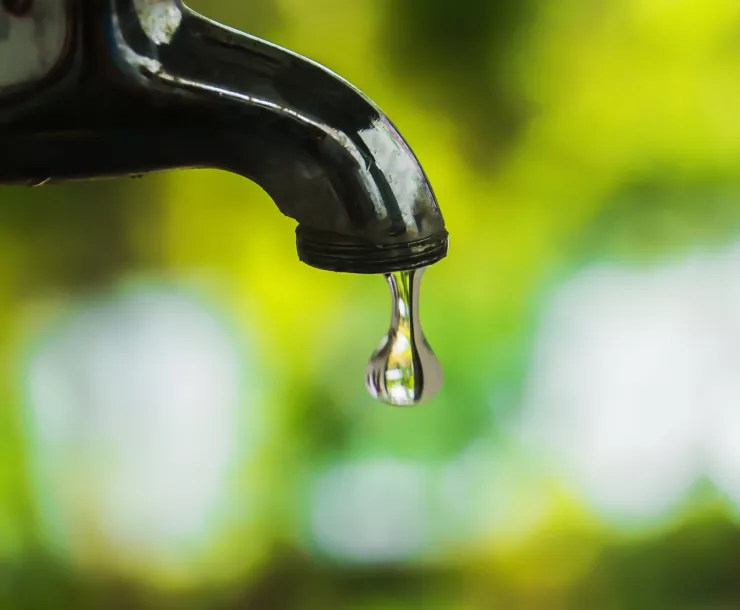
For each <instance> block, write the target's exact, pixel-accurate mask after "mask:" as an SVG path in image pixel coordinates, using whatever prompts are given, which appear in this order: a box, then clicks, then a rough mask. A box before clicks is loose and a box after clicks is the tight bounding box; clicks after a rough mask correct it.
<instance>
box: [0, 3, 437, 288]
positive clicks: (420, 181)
mask: <svg viewBox="0 0 740 610" xmlns="http://www.w3.org/2000/svg"><path fill="white" fill-rule="evenodd" d="M176 168H218V169H223V170H227V171H230V172H234V173H237V174H240V175H242V176H245V177H246V178H248V179H250V180H252V181H254V182H256V183H257V184H259V185H260V186H261V187H262V188H263V189H264V190H265V191H266V192H267V193H268V194H269V195H270V196H271V197H272V199H273V200H274V201H275V203H276V204H277V206H278V208H279V209H280V211H281V212H282V213H283V214H285V215H287V216H289V217H291V218H293V219H295V220H296V221H297V222H298V226H297V229H296V236H297V249H298V256H299V258H300V259H301V260H302V261H303V262H305V263H307V264H309V265H311V266H313V267H316V268H320V269H326V270H331V271H339V272H352V273H379V274H391V273H394V272H399V271H408V270H414V269H421V268H424V267H427V266H429V265H431V264H433V263H436V262H438V261H439V260H441V259H442V258H444V257H445V256H446V254H447V248H448V234H447V231H446V230H445V223H444V220H443V218H442V214H441V212H440V209H439V206H438V204H437V200H436V198H435V195H434V192H433V190H432V187H431V185H430V184H429V181H428V179H427V177H426V175H425V173H424V170H423V169H422V167H421V165H420V163H419V161H418V160H417V158H416V157H415V155H414V153H413V152H412V150H411V148H410V147H409V146H408V144H407V143H406V142H405V141H404V139H403V138H402V137H401V135H400V134H399V132H398V130H397V129H396V127H395V126H394V125H393V123H391V121H390V120H389V119H388V117H386V115H385V114H384V113H383V112H382V111H381V110H380V109H379V108H378V107H377V106H376V105H375V104H374V103H373V102H372V101H371V100H370V99H368V98H367V97H366V96H365V95H363V94H362V93H361V92H360V91H359V90H358V89H356V88H355V87H353V86H352V85H351V84H350V83H348V82H347V81H345V80H343V79H342V78H340V77H339V76H337V75H336V74H334V73H332V72H331V71H329V70H328V69H326V68H324V67H323V66H321V65H319V64H317V63H315V62H313V61H311V60H309V59H306V58H305V57H302V56H300V55H298V54H296V53H293V52H291V51H289V50H286V49H284V48H281V47H279V46H277V45H274V44H272V43H269V42H266V41H264V40H261V39H259V38H256V37H254V36H251V35H248V34H244V33H241V32H238V31H236V30H234V29H231V28H229V27H226V26H223V25H220V24H217V23H215V22H214V21H211V20H209V19H207V18H205V17H203V16H201V15H199V14H197V13H196V12H194V11H193V10H191V9H189V8H188V7H186V6H185V5H184V4H182V2H180V0H0V184H29V185H38V184H43V183H46V182H49V181H57V180H76V179H91V178H99V177H114V176H126V175H134V176H135V175H141V174H146V173H149V172H153V171H159V170H169V169H176ZM252 230H256V229H255V228H253V229H252Z"/></svg>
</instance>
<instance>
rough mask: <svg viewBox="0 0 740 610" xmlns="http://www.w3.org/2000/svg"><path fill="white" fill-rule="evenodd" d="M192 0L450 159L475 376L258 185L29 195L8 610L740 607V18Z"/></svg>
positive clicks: (20, 198) (669, 5) (692, 5)
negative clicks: (427, 372)
mask: <svg viewBox="0 0 740 610" xmlns="http://www.w3.org/2000/svg"><path fill="white" fill-rule="evenodd" d="M191 5H192V6H193V7H194V8H196V9H198V10H200V11H201V12H203V13H205V14H207V15H208V16H210V17H213V18H215V19H217V20H220V21H222V22H225V23H228V24H229V25H232V26H234V27H237V28H239V29H242V30H245V31H249V32H251V33H254V34H257V35H260V36H263V37H265V38H268V39H270V40H272V41H275V42H277V43H279V44H283V45H286V46H288V47H290V48H292V49H295V50H296V51H298V52H301V53H304V54H306V55H308V56H310V57H312V58H313V59H316V60H318V61H320V62H322V63H324V64H326V65H328V66H329V67H330V68H332V69H334V70H335V71H337V72H339V73H341V74H342V75H343V76H345V77H347V78H348V79H350V80H351V81H353V82H354V83H356V84H357V85H358V86H359V87H360V88H362V89H363V90H364V91H366V92H367V93H368V94H369V95H370V96H371V97H372V98H373V99H375V100H376V101H377V102H378V103H379V104H380V106H381V107H382V108H383V109H384V110H385V111H386V112H387V113H388V114H389V115H390V117H391V118H392V119H393V121H394V122H395V123H396V124H397V125H398V127H399V129H400V131H401V132H402V133H403V134H404V135H405V136H406V138H407V139H408V140H409V142H410V143H411V145H412V146H413V148H414V150H415V151H416V152H417V154H418V156H419V157H420V159H421V161H422V163H423V164H424V166H425V169H426V170H427V173H428V175H429V177H430V180H431V181H432V184H433V185H434V188H435V190H436V193H437V196H438V198H439V200H440V203H441V206H442V209H443V212H444V214H445V218H446V220H447V224H448V228H449V230H450V233H451V237H452V247H451V252H450V256H449V258H448V259H447V260H445V261H444V262H443V263H441V264H439V265H437V266H435V267H434V268H433V269H431V270H430V271H429V272H428V273H427V274H426V276H425V282H424V286H423V291H422V318H423V320H424V324H425V330H426V334H427V337H428V339H429V341H430V342H431V343H432V345H433V346H434V347H435V350H436V352H437V354H438V355H439V357H440V359H441V360H442V362H443V365H444V367H445V376H446V383H445V386H444V390H443V391H442V393H441V395H440V396H439V397H438V398H437V399H436V400H435V401H433V402H432V403H431V404H429V405H426V406H423V407H420V408H418V409H413V410H397V409H392V408H390V407H385V406H382V405H380V404H377V403H375V402H374V401H373V400H372V399H371V398H370V397H369V396H368V395H367V393H366V391H365V389H364V386H363V377H364V367H365V362H366V360H367V357H368V356H369V355H370V353H371V351H372V350H373V348H374V347H375V345H376V344H377V342H378V340H379V339H380V337H381V336H382V335H383V334H384V332H385V331H386V328H387V324H388V317H389V315H390V311H389V299H388V292H387V288H386V286H385V284H384V281H383V280H382V278H379V277H355V276H340V275H335V274H331V273H325V272H321V271H317V270H314V269H311V268H308V267H306V266H303V265H301V264H300V263H299V262H298V260H297V258H296V255H295V245H294V234H293V229H294V226H293V222H292V221H291V220H289V219H286V218H284V217H282V216H281V215H280V214H279V212H278V210H277V209H276V207H275V206H274V204H273V203H272V202H271V201H270V200H269V198H268V197H267V196H266V195H265V194H264V193H263V192H261V191H260V190H259V188H257V187H256V186H255V185H253V184H251V183H249V182H248V181H246V180H244V179H242V178H239V177H237V176H232V175H229V174H226V173H223V172H215V171H190V172H174V173H169V174H164V175H158V176H153V177H147V178H144V179H140V180H121V181H111V182H96V183H85V184H71V185H62V186H50V187H45V188H39V189H14V188H6V189H3V190H1V191H0V286H1V287H2V289H0V329H2V339H3V340H2V341H0V372H1V374H0V396H1V400H0V608H3V609H4V608H9V609H11V608H12V609H36V608H39V609H46V608H82V609H87V608H127V609H129V608H131V609H137V608H147V609H148V608H152V609H154V608H156V609H162V608H185V609H189V608H193V609H200V608H209V609H210V608H217V609H222V608H223V609H229V610H230V609H237V608H239V609H242V608H244V609H257V610H266V609H270V610H283V609H285V610H292V609H299V608H300V609H304V608H305V609H316V610H319V609H321V610H323V609H326V608H341V609H348V610H350V609H352V610H353V609H358V610H359V609H362V610H401V609H410V608H420V609H424V610H427V609H437V608H439V609H444V610H478V609H482V610H483V609H492V608H506V609H507V610H560V609H584V610H618V609H619V610H621V609H626V610H660V609H663V608H665V609H669V608H670V609H671V610H729V609H736V608H738V607H740V528H739V526H738V519H739V517H740V375H738V371H740V313H739V312H740V113H738V106H739V102H740V5H738V3H737V2H736V1H735V0H713V1H712V2H704V1H701V0H607V1H594V0H557V1H555V2H544V1H536V0H457V1H455V2H452V1H451V0H352V1H351V2H347V1H346V0H312V1H310V2H307V1H306V0H259V1H250V2H240V1H237V0H199V1H197V2H196V1H195V0H192V2H191Z"/></svg>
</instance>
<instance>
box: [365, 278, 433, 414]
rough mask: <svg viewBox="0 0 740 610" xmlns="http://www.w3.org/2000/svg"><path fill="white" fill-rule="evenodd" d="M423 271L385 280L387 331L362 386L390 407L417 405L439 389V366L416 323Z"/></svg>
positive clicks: (371, 359)
mask: <svg viewBox="0 0 740 610" xmlns="http://www.w3.org/2000/svg"><path fill="white" fill-rule="evenodd" d="M424 271H425V269H417V270H414V271H399V272H396V273H389V274H387V275H386V276H385V278H386V280H387V281H388V285H389V286H390V288H391V297H392V299H393V314H392V316H391V328H390V330H389V331H388V334H387V335H386V336H385V337H384V338H383V340H382V341H381V342H380V345H379V346H378V349H377V350H376V351H375V353H374V354H373V355H372V357H371V358H370V361H369V362H368V365H367V378H366V383H367V388H368V390H369V391H370V394H372V396H373V397H374V398H377V399H379V400H382V401H383V402H386V403H388V404H391V405H394V406H399V407H407V406H413V405H418V404H421V403H423V402H426V401H428V400H429V399H430V398H433V397H434V396H435V395H436V394H437V392H439V390H440V388H441V387H442V366H441V365H440V363H439V360H437V356H435V355H434V352H433V351H432V348H431V347H429V343H427V340H426V338H425V337H424V331H422V329H421V322H420V320H419V286H420V284H421V277H422V275H423V273H424Z"/></svg>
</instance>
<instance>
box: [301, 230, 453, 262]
mask: <svg viewBox="0 0 740 610" xmlns="http://www.w3.org/2000/svg"><path fill="white" fill-rule="evenodd" d="M296 236H297V246H298V257H299V258H300V259H301V261H303V262H304V263H306V264H307V265H310V266H312V267H316V268H317V269H324V270H327V271H336V272H341V273H360V274H383V273H393V272H395V271H407V270H411V269H418V268H420V267H428V266H430V265H433V264H435V263H437V262H439V261H440V260H442V259H443V258H445V256H447V251H448V248H449V235H448V233H447V231H444V230H443V231H439V232H438V233H436V234H434V235H432V236H431V237H425V238H423V239H419V240H416V241H410V242H399V243H392V244H377V243H372V242H369V241H360V240H354V239H351V238H347V237H346V236H342V235H337V234H332V233H327V232H322V231H315V230H312V229H307V228H305V227H301V226H299V227H298V229H297V230H296Z"/></svg>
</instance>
